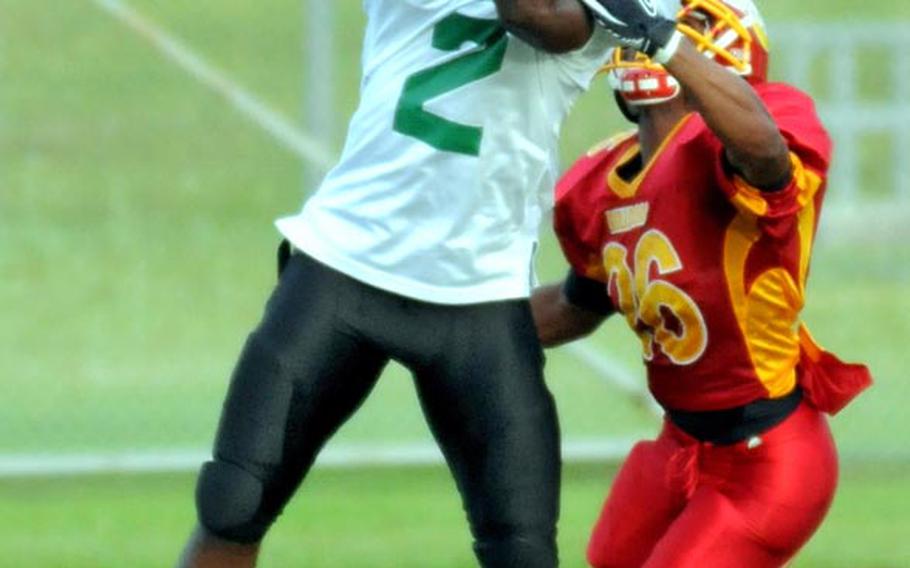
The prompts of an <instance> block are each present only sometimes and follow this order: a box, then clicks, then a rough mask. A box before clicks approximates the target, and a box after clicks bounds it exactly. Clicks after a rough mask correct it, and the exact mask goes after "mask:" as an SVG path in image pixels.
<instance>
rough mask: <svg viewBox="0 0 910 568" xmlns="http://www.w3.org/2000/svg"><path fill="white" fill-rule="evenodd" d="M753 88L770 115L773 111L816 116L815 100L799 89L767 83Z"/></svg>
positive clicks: (784, 84) (792, 86)
mask: <svg viewBox="0 0 910 568" xmlns="http://www.w3.org/2000/svg"><path fill="white" fill-rule="evenodd" d="M754 88H755V92H756V93H757V94H758V97H759V98H760V99H761V100H762V102H764V103H765V105H766V106H767V107H768V110H769V111H771V113H772V114H774V113H775V111H792V112H798V113H810V114H811V116H813V117H814V116H816V111H815V100H814V99H813V98H812V96H811V95H809V93H807V92H805V91H803V90H802V89H800V88H799V87H796V86H794V85H791V84H789V83H772V82H768V83H761V84H758V85H755V86H754Z"/></svg>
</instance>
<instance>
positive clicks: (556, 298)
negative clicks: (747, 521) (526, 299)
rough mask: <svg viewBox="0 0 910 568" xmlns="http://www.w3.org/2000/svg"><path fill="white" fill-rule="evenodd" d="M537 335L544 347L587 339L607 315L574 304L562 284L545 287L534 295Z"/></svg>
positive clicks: (535, 291) (533, 303)
mask: <svg viewBox="0 0 910 568" xmlns="http://www.w3.org/2000/svg"><path fill="white" fill-rule="evenodd" d="M531 311H532V313H533V314H534V325H535V326H536V327H537V336H538V337H539V338H540V342H541V344H542V345H543V346H544V347H555V346H557V345H561V344H563V343H568V342H569V341H573V340H575V339H578V338H581V337H584V336H586V335H588V334H590V333H591V332H592V331H594V330H595V329H597V327H598V326H600V324H601V323H602V322H603V321H604V319H605V316H603V315H600V314H597V313H594V312H589V311H587V310H584V309H582V308H579V307H577V306H573V305H572V304H570V303H569V302H568V301H567V300H566V298H565V296H564V295H563V293H562V284H561V283H560V284H551V285H548V286H541V287H539V288H537V289H535V290H534V293H533V294H532V295H531Z"/></svg>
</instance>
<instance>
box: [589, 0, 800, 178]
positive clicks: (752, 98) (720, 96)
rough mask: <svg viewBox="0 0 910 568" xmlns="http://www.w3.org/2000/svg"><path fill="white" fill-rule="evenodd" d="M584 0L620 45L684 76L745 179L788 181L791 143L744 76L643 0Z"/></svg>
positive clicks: (683, 81)
mask: <svg viewBox="0 0 910 568" xmlns="http://www.w3.org/2000/svg"><path fill="white" fill-rule="evenodd" d="M583 1H584V2H585V3H586V4H587V5H588V6H589V7H590V9H591V12H592V14H593V17H594V18H595V19H596V20H597V21H598V22H599V23H600V25H602V26H604V27H605V28H607V29H608V30H609V31H610V32H611V33H613V35H614V36H616V38H617V40H618V41H619V43H620V44H621V45H624V46H627V47H632V48H634V49H637V50H638V51H642V52H644V53H645V54H646V55H648V56H649V57H651V58H652V59H653V60H654V61H656V62H657V63H661V64H663V65H664V67H665V68H666V69H667V71H669V72H670V73H671V74H672V75H673V76H674V77H675V78H676V80H677V81H679V83H680V85H682V87H683V90H684V92H685V93H686V96H687V97H688V99H689V101H690V103H692V104H693V105H694V106H695V109H696V110H698V112H699V114H701V116H702V118H704V120H705V123H706V124H707V125H708V127H709V128H710V129H711V130H712V131H713V132H714V134H716V135H717V137H718V138H719V139H720V141H721V142H722V143H723V145H724V150H725V153H726V157H727V160H728V161H729V162H730V165H731V166H733V168H734V170H736V172H737V173H738V174H739V175H741V176H742V177H743V179H745V181H747V182H748V183H749V184H751V185H752V186H754V187H757V188H759V189H768V190H774V189H781V188H782V187H784V186H786V184H787V182H789V181H790V174H791V170H790V168H791V164H790V152H789V149H788V148H787V143H786V141H785V140H784V138H783V136H782V135H781V133H780V130H779V129H778V127H777V124H775V122H774V120H773V119H772V118H771V115H770V114H769V113H768V111H767V109H766V108H765V105H764V103H762V101H761V100H760V99H759V98H758V95H756V93H755V91H754V90H752V87H750V86H749V84H748V83H746V81H745V80H743V79H742V78H741V77H739V76H737V75H734V74H733V73H730V72H729V71H728V70H727V69H724V68H723V67H721V66H720V65H718V64H717V63H716V62H714V61H711V60H709V59H708V58H706V57H704V56H703V55H702V54H701V53H699V51H698V50H697V49H695V46H693V45H692V43H690V42H689V40H688V39H686V38H685V37H684V36H683V35H682V33H681V32H679V31H678V30H677V29H676V22H675V21H674V20H673V19H671V17H665V16H664V15H662V14H657V13H654V12H648V11H646V10H645V9H644V8H643V7H642V3H641V2H633V1H629V0H583ZM695 25H698V24H697V23H695Z"/></svg>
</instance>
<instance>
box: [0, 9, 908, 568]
mask: <svg viewBox="0 0 910 568" xmlns="http://www.w3.org/2000/svg"><path fill="white" fill-rule="evenodd" d="M132 5H134V6H135V7H137V8H138V9H140V10H141V11H142V12H143V13H145V14H147V15H149V16H151V17H152V18H153V19H154V20H155V21H157V22H159V23H160V24H162V25H164V26H165V27H166V28H167V29H169V30H172V31H173V32H174V33H175V34H177V35H179V36H180V37H182V38H184V39H185V40H186V41H187V42H188V43H189V44H190V45H191V46H193V47H194V48H196V49H198V50H199V51H200V52H201V53H202V54H203V55H204V56H206V57H207V58H209V59H210V60H211V61H212V62H214V63H215V64H217V65H218V66H219V67H221V68H223V69H224V70H226V71H227V72H228V73H229V74H230V75H231V76H233V77H235V78H236V79H237V80H238V81H239V82H240V83H242V84H244V85H247V86H248V87H250V88H251V90H253V91H254V92H255V93H256V94H257V95H259V96H261V97H262V98H264V99H265V100H266V101H268V102H269V103H270V104H271V105H272V106H274V107H275V108H276V109H278V110H280V111H281V112H283V113H285V114H286V115H287V116H289V117H292V118H296V117H297V116H298V114H299V112H298V107H299V106H300V101H301V99H302V96H303V92H304V90H305V89H306V85H304V84H303V81H302V75H303V71H302V66H303V58H302V54H301V38H300V34H301V28H302V22H303V17H304V16H303V14H302V13H301V6H302V2H300V1H299V0H263V1H262V2H256V3H252V2H241V1H239V0H204V1H200V2H194V3H191V4H186V3H175V2H168V3H162V2H155V1H153V0H135V1H134V2H132ZM763 5H764V6H765V10H766V15H767V16H768V18H769V20H771V21H772V25H771V29H772V35H773V21H776V20H777V21H779V20H784V19H786V20H793V19H796V20H813V19H818V18H822V19H830V20H836V21H842V20H846V19H848V18H857V17H859V16H860V15H857V14H856V13H855V11H856V10H855V3H852V2H847V1H846V0H831V1H820V0H817V1H813V2H799V3H796V2H790V1H788V0H766V1H765V2H764V3H763ZM338 10H339V21H338V31H339V33H338V34H337V39H336V45H335V46H334V48H335V50H336V52H337V56H338V66H337V76H338V97H337V104H338V106H337V109H336V111H337V113H338V115H339V116H341V117H345V116H347V115H348V114H349V113H350V112H351V111H352V109H353V108H354V105H355V104H356V85H357V81H358V73H359V69H358V54H359V49H360V39H359V38H360V30H361V28H362V17H361V15H360V12H359V2H354V1H353V0H351V1H345V2H339V3H338ZM861 17H862V18H866V19H873V20H881V19H888V20H894V19H901V20H903V21H910V4H908V3H906V2H898V1H897V0H893V1H891V2H886V1H883V0H870V2H867V3H865V4H864V5H863V13H862V14H861ZM863 61H869V68H870V69H872V70H873V71H874V70H875V69H876V67H875V66H876V65H879V66H880V65H881V63H880V61H878V60H877V59H874V58H866V59H863ZM864 73H871V71H869V70H868V69H866V67H864ZM609 100H610V99H609V95H608V93H606V90H605V89H603V88H602V87H600V88H598V89H595V91H594V92H592V93H591V94H590V95H589V96H586V97H585V98H584V99H583V100H582V101H581V102H580V103H579V105H578V107H577V110H576V111H575V113H574V114H573V116H572V117H571V119H570V121H569V123H568V124H567V126H566V129H565V144H564V156H565V158H566V159H567V160H568V159H571V157H572V156H574V155H577V154H578V153H579V152H581V151H583V150H584V148H586V147H588V146H590V145H591V144H593V143H594V142H596V141H597V140H598V139H600V138H603V137H604V136H605V135H607V134H609V133H610V132H611V131H612V130H613V129H615V128H617V127H619V126H620V122H619V120H618V118H617V117H616V113H615V112H614V111H613V110H612V106H611V104H610V102H609ZM342 136H343V124H342V125H339V128H338V131H337V132H335V133H327V134H326V135H325V137H326V139H327V143H328V144H329V145H330V146H332V147H335V148H337V147H338V146H339V145H340V142H341V139H342ZM888 143H889V141H888V140H886V139H885V140H879V141H877V142H872V143H870V145H869V148H870V150H869V153H870V155H871V156H872V157H873V158H874V156H875V155H877V154H880V153H881V152H879V151H878V149H879V148H880V147H884V146H886V145H887V144H888ZM874 165H875V164H874V162H872V165H871V166H870V165H866V166H864V167H865V168H866V169H867V170H869V172H870V174H869V175H870V178H869V179H871V180H872V182H871V183H870V187H869V188H864V191H868V192H870V193H871V194H873V195H878V194H880V193H884V192H883V191H882V189H881V187H879V186H880V185H881V184H882V183H884V181H883V180H885V179H886V178H885V177H882V176H881V175H879V174H878V173H876V171H875V168H874V167H873V166H874ZM302 173H303V166H302V165H301V164H300V162H299V161H298V160H297V158H295V157H294V156H293V155H291V154H290V153H288V152H286V151H285V150H284V149H282V148H280V147H279V146H277V145H276V144H275V143H274V142H273V141H272V140H271V139H270V138H269V137H268V135H266V134H264V133H263V132H261V131H260V130H259V129H257V128H256V127H255V126H253V125H251V124H250V123H249V122H248V121H247V120H246V119H245V118H244V117H243V116H241V115H240V114H239V113H237V112H236V111H234V110H232V109H231V107H229V106H228V105H227V104H226V103H225V102H224V101H223V100H221V99H220V98H218V97H217V96H215V95H213V94H211V93H210V92H208V91H207V90H205V89H204V88H202V87H200V86H199V85H198V84H197V83H195V82H193V81H192V80H191V79H189V78H188V77H187V76H186V75H185V74H184V73H183V72H182V71H180V70H179V69H177V68H176V67H174V66H173V65H172V64H170V63H168V62H167V61H165V60H164V59H162V57H161V56H160V55H159V54H158V53H156V52H155V51H154V50H153V49H151V48H150V47H149V45H148V44H146V43H144V42H142V41H141V40H140V39H138V38H137V37H136V36H135V35H134V34H132V33H131V32H129V31H128V30H126V29H125V28H124V27H122V26H121V25H120V24H118V23H117V22H115V21H114V20H112V19H111V18H109V17H108V16H106V15H105V14H103V13H102V12H101V11H99V10H98V9H96V7H95V6H94V4H93V3H91V2H89V1H85V2H59V1H54V0H0V308H2V313H3V318H2V319H0V381H2V382H0V384H2V386H3V387H4V392H5V393H6V396H5V398H4V402H5V404H4V405H3V411H2V413H0V454H9V453H34V452H69V453H72V452H81V451H90V452H94V451H117V450H124V449H140V450H155V449H168V448H191V449H192V448H204V447H206V446H207V445H208V444H209V441H210V438H211V436H212V433H213V431H214V425H215V421H216V420H217V411H218V407H219V404H220V400H221V397H222V396H223V394H224V389H225V380H226V377H227V375H228V374H229V372H230V369H231V366H232V365H233V361H234V357H235V356H236V353H237V351H238V349H239V346H240V345H241V343H242V341H243V339H244V336H245V334H246V333H247V331H248V330H249V328H250V327H251V326H252V325H253V323H254V322H255V321H256V319H257V318H258V315H259V312H260V310H261V307H262V305H263V301H264V299H265V297H266V296H267V294H268V291H269V289H270V286H271V285H272V283H273V280H274V267H273V258H272V249H273V248H274V246H275V244H276V236H277V235H276V233H275V231H274V230H273V229H272V228H271V221H272V219H273V218H274V217H276V216H278V215H280V214H283V213H286V212H289V211H293V210H296V209H297V208H298V207H299V205H300V203H301V201H302V198H303V195H304V193H305V189H306V188H303V187H302V179H303V176H302ZM876 176H878V177H876ZM876 184H878V185H876ZM831 191H835V188H832V190H831ZM861 221H862V222H863V223H864V224H865V225H866V226H867V227H868V228H869V230H868V231H866V232H864V233H862V236H863V237H864V238H862V239H854V238H840V237H839V235H837V234H834V233H835V232H836V230H837V228H836V227H834V228H832V229H831V230H830V231H829V230H828V228H827V227H826V228H824V229H823V231H822V235H821V236H820V239H819V245H818V247H817V252H816V257H815V260H814V265H813V277H812V281H811V287H810V298H809V304H808V306H807V310H806V319H807V321H808V322H809V323H810V324H811V325H812V327H813V330H814V331H815V334H816V336H817V337H818V339H820V340H821V341H822V343H824V344H825V345H826V346H828V347H830V348H832V349H833V350H835V351H837V352H839V353H841V354H842V355H843V356H844V357H845V358H847V359H851V360H863V361H867V362H868V363H869V364H870V366H871V367H872V369H873V372H874V374H875V376H876V378H877V381H878V382H877V385H876V387H875V388H874V389H873V390H872V391H870V392H869V393H867V394H866V395H864V396H863V398H862V399H861V400H860V401H859V402H858V403H857V404H856V405H855V406H853V407H851V408H849V409H848V410H847V411H845V412H844V413H843V415H841V416H838V417H837V419H836V420H835V421H834V428H835V432H836V435H837V438H838V441H839V443H840V446H841V448H842V450H843V454H844V457H845V471H844V476H843V481H842V489H841V492H840V494H839V496H838V499H837V501H836V503H835V507H834V509H833V510H832V513H831V516H830V519H829V521H828V522H827V524H826V525H825V526H824V527H823V529H822V530H821V532H820V533H819V535H818V537H817V539H816V540H815V541H813V542H812V543H811V544H810V546H809V547H808V548H807V549H806V551H805V553H804V554H803V555H802V557H801V558H800V560H799V561H798V562H797V563H796V565H797V566H807V567H808V566H818V567H827V566H844V567H847V566H850V567H862V568H880V567H899V566H908V565H910V548H908V546H910V545H908V541H907V539H906V537H905V536H904V535H906V534H910V512H908V511H910V481H908V479H910V445H908V444H907V443H906V441H905V440H903V436H904V434H905V433H906V432H908V431H910V420H908V418H907V416H906V413H905V410H904V409H905V408H906V407H907V406H908V404H910V386H908V384H907V382H906V380H905V378H904V368H905V366H906V362H907V356H906V342H907V340H908V339H910V323H908V320H907V318H906V317H905V316H904V314H906V313H908V312H910V247H907V246H906V245H904V244H902V242H901V237H902V236H903V235H904V233H902V234H899V235H893V234H882V231H880V230H876V227H877V223H876V221H877V220H876V219H875V218H870V219H867V220H862V219H861ZM544 243H545V246H544V247H543V251H542V257H541V264H540V272H541V275H542V276H543V277H544V279H553V278H557V277H559V276H560V275H561V274H562V272H563V266H564V265H563V263H562V261H561V259H560V258H559V253H558V251H557V250H556V249H555V247H554V245H553V242H552V238H550V237H546V236H545V237H544ZM596 341H597V342H598V344H599V345H601V346H603V348H604V349H606V350H609V352H610V353H611V355H612V356H613V357H615V358H616V359H617V360H619V361H620V362H622V363H623V364H624V365H626V366H627V367H628V368H630V369H637V368H638V366H639V365H640V364H639V363H638V355H637V347H636V341H635V340H634V339H633V338H632V337H631V335H630V334H629V333H627V331H626V330H625V329H622V326H621V325H619V322H612V323H611V324H609V325H608V326H607V328H606V329H605V330H604V331H603V333H600V334H599V335H598V337H597V338H596ZM548 374H549V380H550V384H551V386H552V388H553V390H554V392H555V394H556V397H557V402H558V405H559V408H560V413H561V417H562V422H563V426H564V431H565V433H566V435H567V437H570V438H579V437H585V438H590V437H617V436H618V437H624V436H628V435H634V434H638V433H640V432H650V431H653V429H654V424H653V421H652V420H651V419H650V418H649V417H648V416H647V414H645V413H643V412H642V411H641V410H640V409H638V408H636V407H635V406H634V405H633V404H632V403H630V401H628V400H627V399H625V398H624V397H623V396H622V395H620V394H619V393H617V392H616V391H614V390H611V389H609V388H607V387H605V386H604V385H603V384H602V382H600V379H599V378H598V377H597V376H596V374H595V373H594V372H593V371H592V370H590V369H588V368H586V367H584V366H581V365H580V364H579V363H578V361H577V360H576V359H574V358H573V357H572V356H570V355H569V354H568V353H566V352H564V351H554V352H552V353H551V354H550V356H549V363H548ZM427 440H429V434H428V432H427V428H426V426H425V425H424V423H423V419H422V417H421V416H420V414H419V411H418V409H417V405H416V400H415V397H414V394H413V389H412V388H411V385H410V384H409V380H408V377H407V376H406V375H405V374H404V373H403V372H402V371H401V370H400V369H394V370H392V371H391V372H390V373H389V374H388V375H387V376H386V377H385V378H384V379H383V381H382V382H381V385H380V387H379V388H378V389H377V391H376V392H375V393H374V396H373V397H372V398H371V399H370V401H368V403H367V404H366V406H365V407H364V408H363V410H362V412H361V413H360V414H359V415H358V416H357V417H356V418H355V419H354V420H352V421H351V422H350V423H349V424H348V425H346V426H345V427H344V428H343V429H342V431H341V433H340V434H339V436H338V439H337V441H334V442H333V443H339V444H342V443H345V442H358V443H363V442H366V443H389V442H419V441H427ZM603 469H604V468H601V467H589V466H572V467H570V468H569V469H568V470H567V474H566V483H565V490H564V510H563V521H562V524H561V535H562V537H561V538H562V549H563V557H564V559H565V565H567V566H581V565H582V564H581V558H582V551H583V544H584V540H585V537H586V535H587V531H588V527H589V524H590V522H591V521H592V519H593V516H594V514H596V511H597V508H598V507H599V505H600V501H601V499H602V497H603V494H604V493H605V490H606V488H607V487H608V483H609V477H608V475H609V472H608V471H605V470H603ZM191 486H192V477H191V476H189V475H161V476H138V475H137V476H125V477H114V476H108V477H94V478H73V479H56V478H41V479H34V478H28V479H3V478H0V519H2V520H3V521H6V522H3V521H0V526H3V527H4V530H3V531H0V558H2V559H3V560H0V565H7V564H8V565H10V566H29V567H35V568H44V567H58V566H64V567H67V568H70V567H81V566H86V567H88V566H92V567H98V566H101V567H107V566H119V565H129V566H162V565H168V564H169V563H170V562H171V560H172V559H173V558H174V556H175V555H176V552H177V550H178V549H179V547H180V544H181V541H182V540H183V538H184V535H185V533H186V531H187V530H188V528H189V526H190V525H191V523H192V514H193V513H192V504H191ZM418 554H421V555H422V556H418ZM265 560H266V562H265V563H264V564H265V565H266V566H273V567H284V566H300V565H306V566H376V567H379V566H383V567H387V566H415V567H416V566H422V567H427V566H433V567H435V566H439V567H442V566H465V565H470V564H471V556H470V550H469V545H468V538H467V530H466V527H465V523H464V521H463V518H462V513H461V510H460V507H459V505H458V502H457V497H456V494H455V491H454V488H453V486H452V483H451V482H450V481H449V479H448V477H447V474H446V473H445V472H444V471H443V470H441V469H438V468H428V469H418V470H360V471H334V470H326V471H321V470H317V471H316V472H315V473H314V475H313V477H312V479H311V480H310V481H309V482H308V483H307V484H306V486H305V487H304V489H303V491H302V492H301V494H300V496H299V498H298V499H297V500H296V501H295V503H294V505H293V506H292V508H291V510H290V511H289V513H288V515H287V517H286V518H285V519H284V520H283V522H282V523H281V524H280V525H279V526H278V527H277V529H276V531H275V533H274V534H273V535H271V536H270V540H269V544H268V547H267V551H266V558H265Z"/></svg>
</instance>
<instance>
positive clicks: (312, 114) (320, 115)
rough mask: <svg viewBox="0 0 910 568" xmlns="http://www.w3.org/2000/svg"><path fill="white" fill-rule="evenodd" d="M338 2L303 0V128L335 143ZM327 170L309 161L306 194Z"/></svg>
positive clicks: (314, 186) (304, 181)
mask: <svg viewBox="0 0 910 568" xmlns="http://www.w3.org/2000/svg"><path fill="white" fill-rule="evenodd" d="M334 16H335V3H334V2H332V1H329V0H304V6H303V17H304V20H305V21H304V27H303V29H304V34H305V37H304V39H303V50H304V54H303V58H304V66H305V69H304V89H303V98H304V103H303V113H304V131H305V132H308V133H310V134H312V135H313V136H320V137H322V138H323V141H324V145H325V146H328V147H330V148H331V147H334V146H335V143H334V135H335V100H334V96H335V94H334V93H335V72H334V71H335V60H334V59H335V50H334V37H335V26H334V24H335V17H334ZM324 174H325V172H323V171H321V170H320V169H319V168H317V167H314V166H313V165H310V164H308V165H306V166H305V170H304V177H303V183H304V187H303V191H304V194H307V195H308V194H310V193H312V192H313V191H315V190H316V188H317V187H318V186H319V184H320V182H321V181H322V177H323V175H324Z"/></svg>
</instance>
